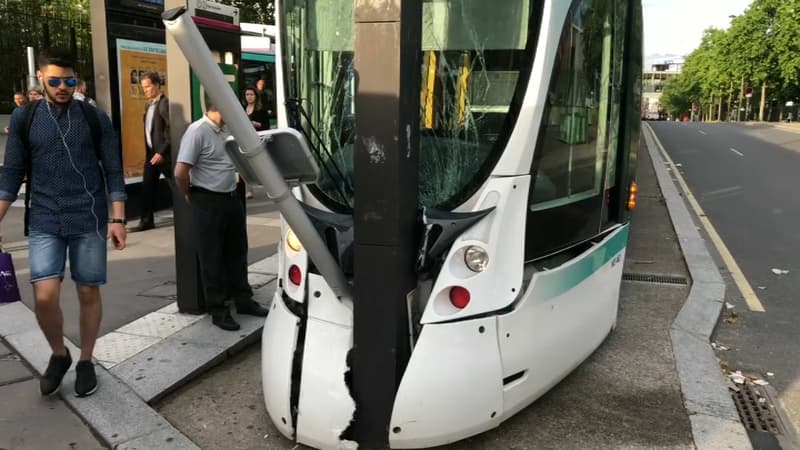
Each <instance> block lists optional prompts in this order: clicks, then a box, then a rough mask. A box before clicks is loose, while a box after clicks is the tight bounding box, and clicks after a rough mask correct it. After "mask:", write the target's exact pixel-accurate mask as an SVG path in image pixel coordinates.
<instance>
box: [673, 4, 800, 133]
mask: <svg viewBox="0 0 800 450" xmlns="http://www.w3.org/2000/svg"><path fill="white" fill-rule="evenodd" d="M746 86H753V87H754V88H756V90H755V92H754V93H753V98H752V99H750V100H748V103H750V101H752V104H753V105H755V104H756V103H755V102H757V101H758V102H759V104H760V108H759V116H758V117H759V119H760V120H769V119H774V118H776V116H777V115H776V114H775V112H776V111H775V110H774V107H779V106H780V105H783V104H784V103H785V101H786V100H794V101H797V100H798V97H797V96H798V94H799V93H800V0H754V1H753V3H752V4H751V5H750V7H749V8H748V9H747V10H746V11H745V12H744V14H742V15H740V16H737V17H734V18H733V20H732V21H731V26H730V28H728V30H726V31H722V30H716V29H713V28H712V29H709V30H706V32H705V33H704V35H703V40H702V42H701V43H700V46H699V47H698V48H697V49H696V50H694V51H693V52H692V53H691V54H690V55H689V56H688V57H687V59H686V63H685V64H684V67H683V71H682V73H681V74H680V75H679V76H678V77H677V78H676V79H675V81H674V82H671V83H668V85H667V86H665V89H664V98H663V99H662V103H663V104H665V105H669V107H668V109H669V110H670V112H671V113H672V114H676V113H677V114H680V113H682V112H684V111H685V110H686V108H687V105H688V107H691V104H692V103H695V104H701V105H707V106H708V108H707V111H706V114H705V115H706V117H707V118H709V119H712V118H714V113H713V109H715V106H716V110H717V114H716V116H717V118H719V119H721V118H722V116H723V114H722V112H723V109H727V111H729V112H730V111H733V110H737V111H738V110H739V109H740V108H741V107H742V106H743V104H744V103H745V101H744V98H743V96H744V92H743V91H744V89H745V87H746ZM759 87H760V88H761V89H757V88H759ZM734 96H736V98H737V99H738V100H736V101H734ZM725 103H727V108H723V106H724V104H725ZM734 103H736V104H735V105H734ZM737 116H738V114H737ZM737 116H734V117H737ZM730 117H731V115H730V114H729V118H730Z"/></svg>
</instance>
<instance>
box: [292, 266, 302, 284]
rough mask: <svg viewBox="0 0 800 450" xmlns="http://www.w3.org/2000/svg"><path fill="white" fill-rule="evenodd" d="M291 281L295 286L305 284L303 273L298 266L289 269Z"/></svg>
mask: <svg viewBox="0 0 800 450" xmlns="http://www.w3.org/2000/svg"><path fill="white" fill-rule="evenodd" d="M289 281H291V282H292V284H293V285H295V286H300V283H302V282H303V272H301V271H300V268H299V267H297V266H296V265H293V266H292V267H289Z"/></svg>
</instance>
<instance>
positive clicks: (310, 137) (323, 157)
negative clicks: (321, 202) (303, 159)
mask: <svg viewBox="0 0 800 450" xmlns="http://www.w3.org/2000/svg"><path fill="white" fill-rule="evenodd" d="M286 108H287V112H288V116H289V126H290V127H292V128H294V129H296V130H297V131H299V132H300V133H302V134H303V137H305V138H306V142H307V143H308V146H309V148H310V149H311V151H312V153H314V156H315V157H316V158H317V162H318V163H319V165H320V166H321V167H322V169H323V170H324V171H325V173H327V174H328V177H329V178H330V179H331V180H332V182H333V183H332V184H333V187H334V188H335V189H336V193H337V194H338V195H339V197H340V198H341V200H342V202H343V203H344V204H345V205H347V207H348V208H352V207H353V205H351V204H350V200H348V199H349V198H350V197H351V196H352V195H353V187H352V185H351V183H350V179H349V178H348V177H347V176H346V175H345V174H344V173H343V172H342V169H341V168H340V167H339V165H338V164H337V163H336V158H334V156H333V154H332V153H331V151H330V149H328V147H327V146H326V145H325V142H324V140H323V139H322V136H321V135H320V133H319V131H318V130H317V129H316V128H315V127H314V125H313V123H312V121H311V118H310V117H309V116H308V113H307V112H306V110H305V109H304V108H303V105H302V102H301V101H300V99H299V98H288V99H286ZM304 121H305V123H306V127H307V128H308V130H307V129H306V127H304V126H303V122H304ZM309 131H310V132H311V133H309ZM316 143H319V145H317V144H316ZM320 148H321V150H320Z"/></svg>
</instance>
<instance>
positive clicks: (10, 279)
mask: <svg viewBox="0 0 800 450" xmlns="http://www.w3.org/2000/svg"><path fill="white" fill-rule="evenodd" d="M20 300H22V298H21V297H20V295H19V286H18V285H17V274H16V272H14V262H13V261H12V260H11V253H6V252H4V251H2V250H0V303H11V302H18V301H20Z"/></svg>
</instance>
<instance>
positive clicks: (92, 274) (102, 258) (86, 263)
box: [28, 230, 108, 286]
mask: <svg viewBox="0 0 800 450" xmlns="http://www.w3.org/2000/svg"><path fill="white" fill-rule="evenodd" d="M100 236H101V235H100ZM100 236H99V235H98V233H96V232H94V231H92V232H89V233H84V234H79V235H75V236H59V235H57V234H51V233H42V232H39V231H33V230H31V232H30V236H29V237H28V251H29V264H30V269H31V283H35V282H37V281H41V280H47V279H50V278H58V279H61V280H63V279H64V264H65V263H66V259H67V253H68V252H69V272H70V275H71V276H72V280H73V281H75V284H79V285H85V286H99V285H101V284H105V283H106V254H107V249H108V248H107V244H106V240H105V239H101V238H100Z"/></svg>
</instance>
